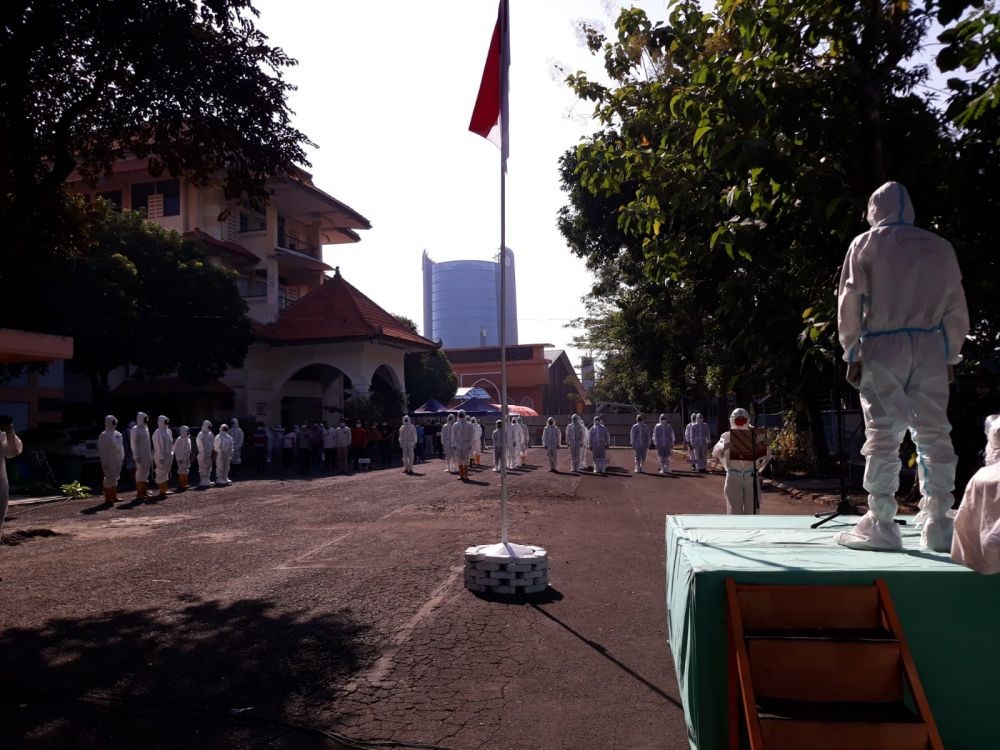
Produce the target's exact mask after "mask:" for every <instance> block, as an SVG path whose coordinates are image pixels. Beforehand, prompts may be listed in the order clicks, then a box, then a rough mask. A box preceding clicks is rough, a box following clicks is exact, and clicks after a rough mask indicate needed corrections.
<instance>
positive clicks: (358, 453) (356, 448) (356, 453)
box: [351, 422, 368, 471]
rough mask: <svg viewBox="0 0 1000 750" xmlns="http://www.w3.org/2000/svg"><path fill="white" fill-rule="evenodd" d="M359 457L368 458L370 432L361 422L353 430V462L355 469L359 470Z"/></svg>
mask: <svg viewBox="0 0 1000 750" xmlns="http://www.w3.org/2000/svg"><path fill="white" fill-rule="evenodd" d="M359 458H368V432H367V431H366V430H365V428H364V427H362V426H361V422H358V423H357V424H356V425H354V428H353V429H352V430H351V463H352V464H353V466H354V470H355V471H357V470H358V459H359Z"/></svg>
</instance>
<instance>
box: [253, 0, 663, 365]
mask: <svg viewBox="0 0 1000 750" xmlns="http://www.w3.org/2000/svg"><path fill="white" fill-rule="evenodd" d="M633 4H635V5H639V6H640V7H644V8H646V10H647V13H649V15H650V17H651V18H653V19H659V18H662V16H663V10H662V9H663V7H664V5H665V4H664V3H663V2H662V0H660V1H659V2H651V1H649V2H635V3H629V5H633ZM497 5H498V3H497V1H496V0H435V1H434V2H425V3H416V2H412V0H367V1H366V2H343V1H341V2H323V3H318V2H315V0H257V3H256V6H257V7H258V9H259V10H260V11H261V19H260V28H261V29H262V30H263V31H264V32H265V33H266V34H267V35H268V36H269V37H270V39H271V41H272V43H274V44H277V45H278V46H280V47H282V48H284V50H285V51H286V52H287V53H288V54H290V55H291V56H292V57H294V58H296V59H298V61H299V65H298V67H296V68H292V69H291V70H289V71H288V73H287V77H288V79H289V80H290V81H291V82H292V83H294V84H295V85H297V86H298V91H296V92H294V93H293V94H292V95H291V97H290V105H291V108H292V109H293V110H294V111H295V112H296V118H295V124H296V126H297V127H298V128H299V129H300V130H302V131H303V132H304V133H306V135H308V136H309V137H310V138H311V139H312V140H313V141H314V142H316V143H317V144H318V145H319V149H318V150H314V151H311V152H310V154H309V160H310V162H311V163H312V166H311V167H310V171H311V172H312V173H313V177H314V180H315V182H316V185H317V186H318V187H320V188H322V189H324V190H326V191H327V192H329V193H331V194H333V195H334V196H335V197H337V198H338V199H340V200H342V201H344V202H345V203H347V204H348V205H350V206H351V207H352V208H354V209H356V210H357V211H359V212H361V213H362V214H363V215H364V216H366V217H367V218H368V220H369V221H371V223H372V229H371V230H369V231H367V232H361V236H362V240H361V242H360V243H358V244H355V245H333V246H329V247H327V248H326V251H325V255H324V259H325V260H326V261H327V263H329V264H330V265H334V266H340V269H341V273H342V274H343V275H344V276H345V278H346V279H347V280H348V281H350V282H351V283H352V284H354V285H355V286H357V287H358V288H359V289H361V290H362V291H363V292H364V293H365V294H367V295H368V296H369V297H371V298H372V299H373V300H375V302H377V303H378V304H380V305H381V306H382V307H384V308H385V309H387V310H388V311H389V312H392V313H399V314H402V315H406V316H407V317H409V318H411V319H413V320H414V321H416V323H417V325H418V326H419V327H420V328H421V330H422V328H423V299H422V295H423V290H422V283H421V265H420V263H421V261H420V258H421V254H422V252H423V251H424V250H427V251H428V252H429V253H430V255H431V257H432V258H433V259H434V260H437V261H441V260H456V259H464V258H488V257H491V256H492V255H494V254H495V253H496V252H497V249H498V248H499V245H500V218H499V216H500V209H499V202H500V201H499V195H500V187H499V151H498V150H497V148H496V147H495V146H494V145H493V144H491V143H489V142H488V141H486V140H484V139H482V138H480V137H478V136H476V135H473V134H472V133H470V132H469V131H468V125H469V117H470V115H471V114H472V107H473V104H474V103H475V98H476V93H477V91H478V88H479V80H480V77H481V75H482V70H483V63H484V61H485V58H486V51H487V48H488V46H489V41H490V36H491V35H492V33H493V26H494V23H495V22H496V16H497ZM618 5H620V3H617V2H613V1H611V2H609V0H544V1H543V2H540V1H539V0H512V2H511V22H510V24H511V72H510V112H511V114H510V132H511V141H510V142H511V146H510V149H511V152H510V161H509V163H508V176H507V245H508V246H509V247H510V248H511V249H512V250H513V251H514V253H515V257H516V264H517V305H518V327H519V338H520V341H521V343H539V342H541V343H549V344H554V345H555V346H556V347H559V348H568V347H569V344H570V341H571V339H572V338H573V336H574V335H575V333H576V332H575V331H573V330H571V329H568V328H566V327H565V324H566V323H568V322H569V321H570V320H571V319H573V318H576V317H579V316H581V315H582V314H583V304H582V302H581V297H583V295H585V294H586V293H587V292H588V291H589V289H590V274H589V272H588V271H587V269H586V267H585V266H584V263H583V261H582V260H580V259H578V258H576V256H574V255H572V254H571V253H570V252H569V250H568V249H567V247H566V244H565V242H564V241H563V239H562V236H561V235H560V234H559V231H558V229H557V228H556V214H557V212H558V210H559V208H560V207H561V206H562V205H563V204H564V203H565V200H564V194H563V193H562V191H561V190H560V188H559V176H558V159H559V156H560V155H561V154H562V153H563V152H564V151H565V150H566V149H568V148H571V147H573V146H574V145H575V144H576V143H577V142H578V141H579V139H580V137H581V136H583V135H586V134H589V133H590V132H592V130H593V129H594V128H593V126H592V124H591V122H590V119H589V116H590V113H591V111H592V107H591V106H590V105H589V104H587V103H582V102H578V101H577V100H576V99H575V97H574V96H573V94H572V92H571V91H570V90H569V89H568V88H567V87H566V86H565V84H564V83H563V82H562V77H561V76H560V75H558V74H556V73H555V72H554V64H555V63H559V64H561V65H563V66H565V67H566V68H567V69H569V70H572V71H576V70H586V71H587V72H589V73H592V74H596V73H598V72H599V71H600V69H601V60H600V59H597V58H594V57H592V56H591V55H590V54H589V52H588V51H587V49H586V47H585V46H583V44H582V43H581V42H580V40H579V37H578V34H577V27H578V23H579V21H580V20H581V19H588V20H601V21H602V22H603V23H604V25H605V26H606V27H608V28H611V27H612V22H611V20H610V19H611V18H613V16H614V15H616V10H615V9H616V8H617V7H618ZM580 354H581V352H579V351H575V350H572V351H571V352H570V358H571V360H572V361H573V363H574V365H576V366H577V367H578V366H579V358H580Z"/></svg>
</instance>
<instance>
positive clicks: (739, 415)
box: [729, 409, 750, 430]
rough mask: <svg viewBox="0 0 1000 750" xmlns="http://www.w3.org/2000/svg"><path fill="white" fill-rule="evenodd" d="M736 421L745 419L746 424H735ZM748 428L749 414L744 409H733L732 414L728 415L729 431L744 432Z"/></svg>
mask: <svg viewBox="0 0 1000 750" xmlns="http://www.w3.org/2000/svg"><path fill="white" fill-rule="evenodd" d="M737 419H745V420H746V422H744V423H743V424H736V420H737ZM749 427H750V412H748V411H747V410H746V409H733V413H732V414H730V415H729V429H731V430H745V429H747V428H749Z"/></svg>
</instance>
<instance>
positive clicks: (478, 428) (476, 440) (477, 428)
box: [469, 417, 483, 466]
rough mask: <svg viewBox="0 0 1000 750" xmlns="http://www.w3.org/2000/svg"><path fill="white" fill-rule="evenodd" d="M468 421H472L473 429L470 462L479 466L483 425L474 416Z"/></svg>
mask: <svg viewBox="0 0 1000 750" xmlns="http://www.w3.org/2000/svg"><path fill="white" fill-rule="evenodd" d="M469 421H470V422H472V429H473V433H472V458H471V463H472V465H474V466H479V465H480V464H479V456H480V453H481V452H482V449H483V426H482V425H481V424H480V423H479V420H478V419H476V418H475V417H472V419H470V420H469Z"/></svg>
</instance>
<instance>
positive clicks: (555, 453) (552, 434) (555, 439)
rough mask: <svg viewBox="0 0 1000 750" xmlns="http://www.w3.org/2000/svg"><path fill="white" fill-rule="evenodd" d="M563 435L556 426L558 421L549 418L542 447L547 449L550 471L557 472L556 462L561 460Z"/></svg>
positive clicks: (543, 433) (546, 454)
mask: <svg viewBox="0 0 1000 750" xmlns="http://www.w3.org/2000/svg"><path fill="white" fill-rule="evenodd" d="M561 440H562V434H561V433H560V432H559V428H558V427H557V426H556V420H554V419H553V418H552V417H549V418H548V421H547V422H546V423H545V429H544V430H542V447H543V448H545V456H546V458H548V459H549V471H555V470H556V461H558V460H559V443H560V442H561Z"/></svg>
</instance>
